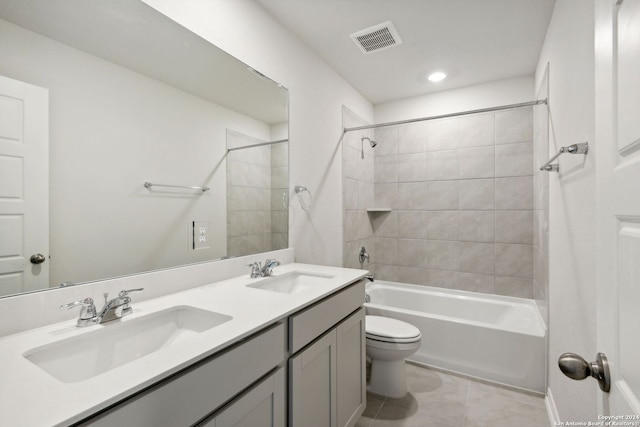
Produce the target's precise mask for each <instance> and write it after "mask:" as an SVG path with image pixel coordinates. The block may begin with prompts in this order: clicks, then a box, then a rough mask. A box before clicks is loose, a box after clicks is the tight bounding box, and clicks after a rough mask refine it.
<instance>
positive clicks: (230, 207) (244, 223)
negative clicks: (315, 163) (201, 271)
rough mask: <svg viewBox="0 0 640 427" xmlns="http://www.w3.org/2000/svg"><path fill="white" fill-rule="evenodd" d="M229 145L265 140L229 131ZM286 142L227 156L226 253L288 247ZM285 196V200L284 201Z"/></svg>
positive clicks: (245, 252) (264, 250)
mask: <svg viewBox="0 0 640 427" xmlns="http://www.w3.org/2000/svg"><path fill="white" fill-rule="evenodd" d="M227 141H228V145H229V146H230V147H241V146H245V145H251V144H256V143H260V142H264V141H260V140H257V139H255V138H251V137H249V136H246V135H243V134H240V133H237V132H233V131H228V132H227ZM287 145H288V144H287V143H279V144H274V145H266V146H261V147H253V148H246V149H242V150H235V151H231V152H229V154H228V155H227V255H228V256H243V255H249V254H255V253H259V252H267V251H271V250H275V249H282V248H286V247H287V246H288V227H289V221H288V215H287V212H288V209H287V208H285V206H286V204H287V203H288V197H287V195H286V194H285V196H284V197H283V194H282V193H283V192H284V193H286V192H287V191H288V190H287V187H288V170H289V168H288V147H287ZM283 199H284V200H283Z"/></svg>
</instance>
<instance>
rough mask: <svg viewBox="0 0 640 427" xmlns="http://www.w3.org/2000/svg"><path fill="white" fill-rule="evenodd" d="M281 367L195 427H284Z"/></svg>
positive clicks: (283, 395) (283, 391) (284, 412)
mask: <svg viewBox="0 0 640 427" xmlns="http://www.w3.org/2000/svg"><path fill="white" fill-rule="evenodd" d="M285 414H286V410H285V383H284V368H280V369H278V370H277V371H276V372H274V373H273V374H272V375H270V376H269V377H267V378H266V379H265V380H263V381H261V382H260V383H259V384H258V385H256V386H254V387H253V388H251V389H250V390H249V391H247V392H245V393H244V394H243V395H242V396H240V397H238V398H237V399H236V400H234V401H233V402H231V404H229V405H228V406H226V407H225V408H223V409H222V410H221V411H220V412H218V413H216V414H215V416H214V417H213V418H211V419H209V420H206V421H204V422H203V423H201V424H198V426H197V427H284V425H285V419H286V417H285Z"/></svg>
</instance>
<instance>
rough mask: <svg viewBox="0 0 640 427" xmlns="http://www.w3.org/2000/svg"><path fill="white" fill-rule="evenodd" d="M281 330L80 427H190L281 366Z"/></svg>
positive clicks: (279, 327) (262, 335) (216, 357)
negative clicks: (120, 426) (129, 426)
mask: <svg viewBox="0 0 640 427" xmlns="http://www.w3.org/2000/svg"><path fill="white" fill-rule="evenodd" d="M284 352H285V332H284V325H283V324H282V323H279V324H278V325H276V326H273V327H272V328H271V329H268V330H266V331H264V332H261V333H260V334H259V335H256V336H254V337H252V338H249V339H248V340H247V341H245V342H242V343H240V344H237V345H236V346H235V347H232V348H231V349H230V350H227V351H223V352H222V353H221V354H216V355H214V356H212V357H211V358H209V359H207V360H205V361H203V362H200V363H198V364H196V365H195V366H194V367H192V368H189V369H187V370H185V371H183V372H181V373H179V374H177V375H175V376H173V377H171V378H169V379H167V380H164V381H162V382H160V383H158V384H156V385H155V386H153V387H152V388H150V389H148V390H145V391H143V392H142V393H140V394H138V395H136V396H133V397H132V398H130V399H128V400H125V401H124V402H121V403H119V404H118V405H116V406H115V407H113V408H111V409H109V410H107V411H105V412H103V413H101V414H98V415H97V416H95V417H93V418H91V419H89V420H86V421H85V422H84V423H82V424H81V425H92V426H93V425H96V426H103V425H104V426H113V425H123V426H125V425H131V426H133V425H135V426H153V427H158V426H187V425H193V424H195V423H196V422H198V421H199V420H201V419H203V418H204V417H206V416H207V415H208V414H210V413H211V412H213V411H214V410H215V409H217V408H218V407H220V406H221V405H223V404H224V403H226V402H227V401H229V400H230V399H231V398H232V397H234V396H235V395H237V394H238V393H240V392H241V391H242V390H244V389H245V388H246V387H248V386H249V385H251V384H252V383H254V382H255V381H256V380H257V379H259V378H260V377H262V376H263V375H265V374H266V373H268V372H269V371H270V370H272V369H273V368H274V367H275V366H277V365H278V364H280V363H282V362H283V360H284Z"/></svg>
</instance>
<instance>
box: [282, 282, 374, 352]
mask: <svg viewBox="0 0 640 427" xmlns="http://www.w3.org/2000/svg"><path fill="white" fill-rule="evenodd" d="M364 284H365V282H364V281H362V280H361V281H359V282H357V283H355V284H353V285H351V286H349V287H348V288H346V289H344V290H342V291H340V292H338V293H336V294H334V295H332V296H330V297H328V298H326V299H324V300H322V301H320V302H318V303H316V304H314V305H312V306H311V307H309V308H307V309H305V310H303V311H301V312H298V313H296V314H294V315H293V316H290V317H289V351H290V353H291V354H293V353H295V352H297V351H298V350H300V349H301V348H302V347H304V346H305V345H307V344H309V343H310V342H311V341H313V340H314V339H316V338H317V337H319V336H320V335H322V334H323V333H324V332H325V331H327V330H329V329H330V328H331V327H332V326H333V325H335V324H336V323H338V322H339V321H341V320H342V319H344V318H345V317H347V316H348V315H349V314H351V313H352V312H353V311H355V310H357V308H358V307H360V306H361V305H362V304H364Z"/></svg>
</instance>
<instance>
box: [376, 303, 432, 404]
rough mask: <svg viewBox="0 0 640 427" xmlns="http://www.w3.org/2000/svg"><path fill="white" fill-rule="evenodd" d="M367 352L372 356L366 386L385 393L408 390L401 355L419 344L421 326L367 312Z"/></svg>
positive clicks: (392, 394)
mask: <svg viewBox="0 0 640 427" xmlns="http://www.w3.org/2000/svg"><path fill="white" fill-rule="evenodd" d="M366 336H367V356H369V357H370V358H371V378H370V380H369V386H368V390H369V391H370V392H372V393H376V394H379V395H382V396H386V397H392V398H399V397H403V396H404V395H405V394H407V374H406V369H405V364H404V359H406V358H407V357H409V356H411V355H412V354H413V353H415V352H416V351H418V349H419V348H420V340H421V338H422V336H421V334H420V330H419V329H418V328H416V327H415V326H413V325H410V324H409V323H406V322H403V321H400V320H397V319H392V318H390V317H382V316H371V315H367V316H366Z"/></svg>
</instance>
